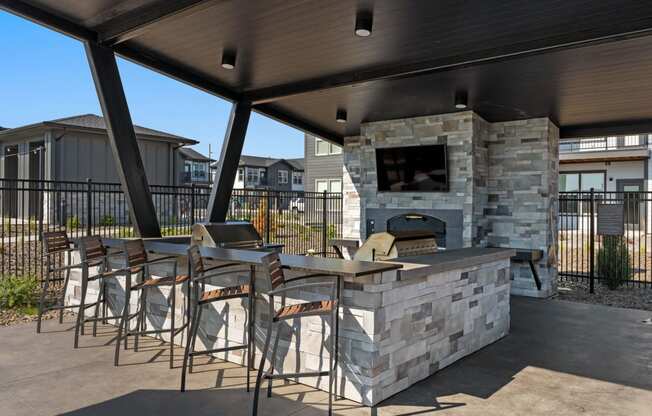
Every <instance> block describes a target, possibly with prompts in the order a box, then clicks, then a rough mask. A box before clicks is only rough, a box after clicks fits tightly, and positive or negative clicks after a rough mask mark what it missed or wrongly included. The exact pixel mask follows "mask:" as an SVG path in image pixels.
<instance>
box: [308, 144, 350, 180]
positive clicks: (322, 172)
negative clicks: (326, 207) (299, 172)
mask: <svg viewBox="0 0 652 416" xmlns="http://www.w3.org/2000/svg"><path fill="white" fill-rule="evenodd" d="M304 155H305V169H306V170H305V172H306V173H305V190H306V191H307V192H324V191H327V192H342V172H343V157H342V147H341V146H338V145H335V144H333V143H330V142H327V141H325V140H322V139H320V138H317V137H315V136H311V135H309V134H306V135H305V140H304Z"/></svg>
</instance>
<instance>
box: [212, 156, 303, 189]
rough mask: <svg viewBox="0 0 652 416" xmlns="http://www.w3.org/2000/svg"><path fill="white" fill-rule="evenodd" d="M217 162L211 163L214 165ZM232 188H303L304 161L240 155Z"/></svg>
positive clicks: (300, 159)
mask: <svg viewBox="0 0 652 416" xmlns="http://www.w3.org/2000/svg"><path fill="white" fill-rule="evenodd" d="M216 165H217V162H215V163H214V164H213V166H216ZM233 187H234V189H268V190H274V191H303V190H304V161H303V159H302V158H297V159H279V158H271V157H260V156H246V155H243V156H241V157H240V163H239V164H238V171H237V174H236V177H235V183H234V185H233Z"/></svg>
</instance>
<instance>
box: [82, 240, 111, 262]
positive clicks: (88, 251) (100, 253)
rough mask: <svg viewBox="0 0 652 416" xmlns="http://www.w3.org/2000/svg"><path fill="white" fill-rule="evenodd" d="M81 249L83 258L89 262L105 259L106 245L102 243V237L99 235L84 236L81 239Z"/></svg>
mask: <svg viewBox="0 0 652 416" xmlns="http://www.w3.org/2000/svg"><path fill="white" fill-rule="evenodd" d="M79 243H80V244H79V251H80V253H81V258H82V260H85V261H87V262H89V263H93V262H97V261H100V260H104V257H105V256H106V247H105V246H104V244H102V239H101V238H100V237H98V236H95V235H94V236H90V237H84V238H82V239H81V240H79Z"/></svg>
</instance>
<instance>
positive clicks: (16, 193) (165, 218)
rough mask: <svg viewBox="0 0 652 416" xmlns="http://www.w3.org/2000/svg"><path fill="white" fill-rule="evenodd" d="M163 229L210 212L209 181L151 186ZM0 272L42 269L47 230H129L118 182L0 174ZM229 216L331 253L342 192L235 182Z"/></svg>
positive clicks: (295, 247)
mask: <svg viewBox="0 0 652 416" xmlns="http://www.w3.org/2000/svg"><path fill="white" fill-rule="evenodd" d="M151 191H152V199H153V201H154V206H155V208H156V214H157V217H158V220H159V224H160V226H161V233H162V234H163V235H164V236H174V235H188V234H190V231H191V227H192V224H194V223H195V222H198V221H203V219H204V218H205V216H206V207H207V206H208V197H209V194H210V187H208V186H200V185H197V186H195V185H193V186H159V185H153V186H151ZM0 218H1V219H2V224H1V225H0V238H2V245H1V246H0V260H1V261H0V276H4V275H12V274H13V275H25V274H29V275H35V276H41V274H42V267H43V262H42V245H41V241H40V240H41V239H40V236H41V235H42V233H43V232H45V231H53V230H66V232H68V234H69V235H70V236H71V237H80V236H84V235H100V236H102V237H116V238H117V237H132V236H135V233H134V229H133V227H132V225H131V221H130V218H129V207H128V204H127V201H126V199H125V196H124V193H123V192H122V189H121V186H120V184H117V183H102V182H93V181H90V180H89V181H84V182H63V181H41V180H16V179H0ZM228 219H229V220H246V221H251V222H252V223H253V224H254V226H255V227H256V229H257V230H258V232H259V233H260V235H261V236H262V237H263V239H264V240H265V241H267V242H275V243H281V244H285V249H284V251H285V252H286V253H291V254H315V255H331V254H332V253H331V252H330V250H329V247H328V240H329V239H330V238H335V237H340V236H341V233H342V194H341V193H311V192H299V191H267V190H249V189H235V190H234V191H233V194H232V197H231V204H230V207H229V213H228Z"/></svg>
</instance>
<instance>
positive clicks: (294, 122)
mask: <svg viewBox="0 0 652 416" xmlns="http://www.w3.org/2000/svg"><path fill="white" fill-rule="evenodd" d="M253 109H254V111H255V112H257V113H260V114H262V115H264V116H267V117H269V118H271V119H272V120H276V121H278V122H279V123H283V124H285V125H287V126H290V127H294V128H297V129H299V130H303V131H305V132H308V133H310V134H312V135H313V136H317V137H319V138H321V139H324V140H328V141H330V142H333V143H335V144H338V145H340V146H341V145H342V144H343V143H344V138H343V136H342V135H341V134H337V133H335V132H333V131H330V130H326V129H323V128H321V127H318V126H315V125H314V124H311V123H309V122H307V121H305V120H302V119H300V118H298V117H296V116H290V115H287V114H285V113H283V112H281V111H278V110H276V109H275V108H272V107H271V106H270V105H258V106H255V107H254V108H253Z"/></svg>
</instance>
